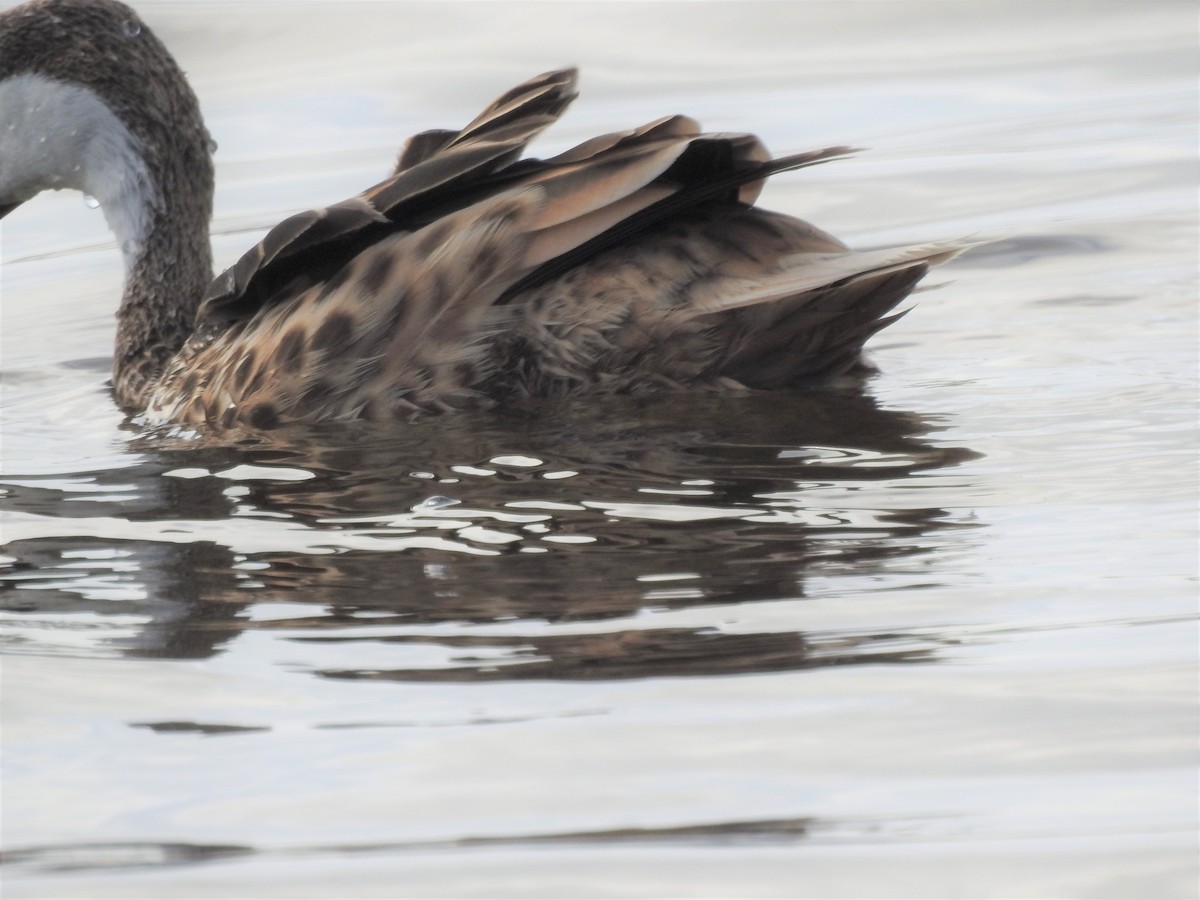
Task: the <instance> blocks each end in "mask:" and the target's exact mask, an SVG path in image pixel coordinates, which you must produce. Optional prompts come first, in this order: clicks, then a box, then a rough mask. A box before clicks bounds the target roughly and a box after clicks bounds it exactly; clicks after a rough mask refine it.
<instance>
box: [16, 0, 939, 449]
mask: <svg viewBox="0 0 1200 900" xmlns="http://www.w3.org/2000/svg"><path fill="white" fill-rule="evenodd" d="M576 85H577V73H576V71H575V70H574V69H570V68H568V69H562V70H558V71H552V72H547V73H545V74H541V75H538V76H536V77H534V78H531V79H529V80H527V81H525V82H524V83H522V84H519V85H517V86H516V87H514V88H512V89H511V90H508V91H505V92H504V93H503V94H501V95H500V96H499V97H498V98H497V99H496V100H495V101H494V102H493V103H492V104H491V105H489V106H488V107H487V108H486V109H484V110H483V112H481V113H480V114H479V115H478V116H476V117H475V118H474V119H472V120H471V121H470V122H468V124H467V125H466V126H464V127H462V128H459V129H433V130H429V131H424V132H421V133H419V134H417V135H415V136H413V137H411V138H410V139H409V140H408V141H407V142H406V143H405V144H404V145H403V148H402V150H401V151H400V153H399V156H398V159H397V161H396V163H395V165H394V168H393V169H392V170H391V171H390V172H389V173H388V174H387V176H386V177H385V178H384V179H383V180H382V181H380V182H379V183H377V184H375V185H373V186H371V187H369V188H367V189H366V190H364V191H363V192H362V193H360V194H358V195H357V196H354V197H351V198H349V199H346V200H342V201H340V202H336V203H333V204H332V205H329V206H324V207H319V208H314V209H310V210H308V211H305V212H301V213H298V214H296V215H292V216H290V217H288V218H286V219H285V220H284V221H282V222H280V223H279V224H278V225H276V226H275V227H273V228H271V229H270V230H269V231H267V232H266V234H265V236H264V237H263V238H262V240H261V241H259V242H258V243H257V244H256V245H255V246H254V247H252V248H251V249H250V250H249V251H248V252H246V253H245V254H244V255H243V256H242V257H241V258H240V259H239V260H238V261H237V262H236V263H235V264H234V265H233V266H231V267H230V268H229V269H227V270H226V271H224V272H223V273H222V274H220V275H218V276H216V277H215V278H214V277H213V273H212V250H211V247H210V238H209V224H210V219H211V216H212V198H213V190H214V167H213V153H214V152H215V143H214V142H213V140H212V138H211V136H210V135H209V132H208V130H207V128H206V126H205V124H204V121H203V119H202V117H201V113H200V105H199V102H198V100H197V98H196V95H195V93H194V92H193V90H192V88H191V87H190V85H189V84H188V81H187V79H186V77H185V76H184V74H183V72H182V71H181V69H180V67H179V65H178V63H177V62H176V61H175V59H174V58H173V57H172V56H171V54H170V52H169V51H168V49H167V48H166V47H165V46H164V44H163V43H162V41H160V40H159V38H158V37H157V36H156V35H155V34H154V32H153V31H152V30H151V28H150V27H149V26H148V25H147V24H146V23H145V22H144V21H143V20H142V19H141V18H140V17H139V16H138V14H137V13H136V12H135V11H134V10H133V9H131V8H130V7H128V6H126V5H125V4H123V3H121V2H118V0H30V2H26V3H23V4H20V5H17V6H14V7H11V8H9V9H8V10H6V11H4V12H2V13H0V216H2V215H4V214H7V213H8V212H10V211H11V210H12V209H13V208H15V207H16V206H17V205H19V204H20V203H22V202H24V201H26V200H28V199H30V198H31V197H33V196H35V195H36V194H38V193H39V192H41V191H44V190H59V189H72V190H79V191H82V192H84V193H85V194H87V195H90V196H91V197H93V198H95V200H96V201H98V202H99V205H100V207H101V209H102V211H103V213H104V216H105V220H106V222H107V224H108V226H109V228H110V229H111V231H112V232H113V234H114V237H115V239H116V243H117V246H118V247H119V249H120V252H121V254H122V257H123V262H124V283H123V290H122V296H121V301H120V305H119V307H118V311H117V329H116V337H115V346H114V353H113V364H112V382H111V387H112V395H113V399H114V401H115V403H116V404H117V405H118V406H119V407H120V408H121V409H122V410H124V411H125V412H126V413H128V414H129V415H130V416H132V417H135V418H136V419H137V420H138V421H139V422H142V423H144V424H147V425H177V426H187V427H191V428H195V429H210V430H220V429H229V428H249V429H255V430H269V429H274V428H278V427H281V426H283V425H287V424H292V423H299V424H305V423H323V422H337V421H345V420H359V419H361V420H368V421H384V422H386V421H411V420H412V419H414V418H417V417H420V416H422V415H426V414H436V413H448V412H467V411H471V410H482V409H486V408H489V407H494V406H496V405H498V404H500V405H503V404H518V403H525V402H528V401H534V400H538V399H540V398H555V397H570V396H574V395H580V396H584V395H587V394H589V393H593V394H595V393H605V394H612V393H631V394H641V393H652V392H664V393H669V392H678V391H720V392H739V391H763V390H780V389H803V388H807V387H811V386H814V385H822V384H829V383H831V382H836V381H837V380H838V379H840V378H841V377H842V376H845V375H847V374H849V373H854V372H859V371H862V367H863V365H864V361H863V356H862V354H863V347H864V344H865V342H866V341H867V340H868V338H870V337H871V336H872V335H873V334H875V333H876V332H877V331H878V330H879V329H881V328H883V327H885V326H886V325H888V324H889V323H890V322H893V321H895V319H896V318H898V317H899V315H902V314H903V313H900V314H897V313H895V312H894V310H895V308H896V307H897V305H898V304H899V303H900V302H901V301H902V300H904V298H905V297H907V296H908V295H909V294H910V293H911V291H912V290H913V289H914V287H915V286H916V285H917V283H918V282H919V281H920V280H921V279H922V278H923V277H924V276H925V275H926V273H927V272H928V271H929V269H930V268H931V267H932V266H935V265H938V264H940V263H942V262H945V261H946V260H948V259H950V258H951V257H953V256H955V255H956V254H957V253H959V252H961V250H962V249H963V245H962V244H961V243H955V242H933V243H927V244H921V245H911V246H902V247H892V248H884V249H872V250H859V251H856V250H852V249H850V248H849V247H848V246H847V245H846V244H844V243H843V242H842V241H840V240H838V239H837V238H835V237H833V236H832V235H830V234H828V233H826V232H825V231H822V230H821V229H819V228H817V227H816V226H814V225H811V224H809V223H807V222H805V221H802V220H800V219H798V218H794V217H792V216H789V215H785V214H782V213H778V212H772V211H769V210H766V209H763V208H761V207H759V206H757V205H756V201H757V199H758V196H759V193H760V191H761V190H762V187H763V184H764V182H765V181H766V179H767V178H769V177H771V176H773V175H777V174H779V173H782V172H788V171H792V170H798V169H803V168H807V167H810V166H814V165H817V164H819V163H824V162H827V161H831V160H836V159H840V158H843V157H846V156H848V155H850V154H852V153H853V152H855V151H854V150H853V149H852V148H850V147H829V148H825V149H820V150H815V151H809V152H801V153H797V154H793V155H788V156H782V157H773V156H771V154H770V153H768V152H767V150H766V148H765V146H764V145H763V143H762V141H761V140H760V139H759V138H758V137H756V136H754V135H751V134H738V133H723V132H704V131H702V130H701V127H700V125H699V124H698V123H697V122H696V121H695V120H694V119H692V118H689V117H687V116H684V115H668V116H665V117H663V118H659V119H656V120H655V121H652V122H649V123H648V124H645V125H641V126H640V127H635V128H631V129H629V130H626V131H621V132H616V133H611V134H603V135H600V136H598V137H594V138H591V139H590V140H586V141H584V142H583V143H581V144H579V145H578V146H575V147H573V148H571V149H569V150H567V151H565V152H563V153H560V154H558V155H556V156H551V157H548V158H545V159H539V158H535V157H531V156H527V155H526V153H525V151H526V146H527V145H528V144H529V142H530V141H531V140H532V139H533V138H534V137H536V136H537V135H538V134H539V133H540V132H542V131H543V130H544V129H545V128H547V127H548V126H550V125H552V124H553V123H554V122H555V121H556V120H558V119H559V118H560V116H561V115H562V114H563V112H564V110H565V109H566V108H567V107H568V105H569V104H570V103H571V102H572V100H574V99H575V97H576V93H577V89H576Z"/></svg>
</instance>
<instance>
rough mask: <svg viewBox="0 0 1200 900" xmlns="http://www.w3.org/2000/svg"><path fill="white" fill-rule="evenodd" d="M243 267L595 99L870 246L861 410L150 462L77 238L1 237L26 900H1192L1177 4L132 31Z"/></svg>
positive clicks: (1187, 48)
mask: <svg viewBox="0 0 1200 900" xmlns="http://www.w3.org/2000/svg"><path fill="white" fill-rule="evenodd" d="M142 12H143V14H144V17H145V18H146V19H147V21H148V23H149V24H150V26H151V27H152V28H154V29H155V30H156V31H157V32H158V33H159V35H160V36H161V37H162V38H163V39H164V40H165V41H166V43H167V44H168V46H170V47H172V48H173V50H174V51H175V52H176V54H177V55H178V57H179V59H180V60H181V62H182V64H183V66H184V68H185V70H187V71H188V72H189V74H190V77H191V79H192V83H193V85H194V86H195V88H196V89H197V92H198V93H199V95H200V97H201V100H202V103H203V105H204V109H205V113H206V116H207V118H208V122H209V126H210V130H211V131H212V133H213V135H214V137H215V138H216V139H217V140H219V141H220V146H221V149H220V152H219V153H218V155H217V161H218V183H219V188H218V194H217V200H216V210H217V213H216V219H215V222H214V233H215V235H214V246H215V248H216V252H217V257H218V264H220V265H222V266H223V265H227V264H229V263H231V262H232V261H233V260H234V259H235V258H236V257H237V256H238V255H239V254H240V252H241V251H242V250H243V249H244V248H245V247H246V246H247V245H248V244H249V243H250V242H252V241H253V240H255V239H256V238H257V237H258V236H259V235H260V234H261V233H262V230H263V229H264V228H265V227H266V226H268V225H270V224H271V223H273V222H275V221H277V220H278V219H279V218H281V217H282V216H283V215H285V214H287V213H289V212H291V211H294V210H296V209H299V208H303V207H305V206H308V205H316V204H320V203H326V202H329V201H332V200H336V199H340V198H341V197H344V196H348V195H350V194H352V193H354V192H356V191H357V190H359V189H360V188H361V187H363V186H364V185H367V184H370V183H373V182H374V181H375V180H376V179H377V178H378V176H379V175H380V174H381V173H382V172H384V171H385V170H386V169H387V167H388V166H389V164H390V161H391V158H392V154H393V152H394V148H395V146H396V145H397V144H398V143H399V140H400V138H401V137H403V136H405V135H407V134H409V133H412V132H414V131H417V130H419V129H422V128H426V127H433V126H445V125H451V124H454V123H456V122H463V121H465V120H466V119H468V118H469V117H471V116H473V115H474V113H475V112H476V111H477V109H478V108H479V107H481V106H482V105H483V104H484V103H486V102H487V101H488V100H490V99H491V98H492V97H493V96H494V95H495V94H496V93H498V92H499V91H500V90H501V89H503V88H505V87H507V86H508V85H509V84H512V83H516V82H517V81H519V80H520V79H522V78H524V77H526V76H528V75H530V74H533V73H534V72H537V71H541V70H545V69H549V68H553V67H556V66H559V65H563V64H566V63H578V64H580V65H581V67H582V69H583V95H582V97H581V98H580V100H579V101H577V103H576V106H575V109H574V110H573V111H572V112H571V114H570V116H569V117H568V119H567V121H565V122H563V123H562V124H561V125H560V126H559V127H558V128H557V129H555V130H554V131H553V132H552V133H551V134H550V135H548V136H547V137H546V139H545V140H544V141H543V142H542V143H541V144H540V145H539V146H540V149H541V150H542V151H543V152H546V153H549V152H553V151H555V150H557V149H561V148H563V147H564V146H566V145H568V144H570V143H571V142H573V141H576V140H579V139H581V138H583V137H585V136H587V135H590V134H593V133H596V132H599V131H604V130H612V129H617V128H623V127H627V126H629V125H632V124H635V123H638V122H640V121H643V120H646V119H649V118H653V117H655V116H657V115H660V114H662V113H665V112H668V111H677V110H678V111H685V112H688V113H691V114H693V115H696V116H697V117H699V118H700V119H701V120H702V121H704V122H705V123H706V124H707V125H709V126H710V127H716V128H721V129H727V130H738V129H747V130H756V131H758V132H759V133H761V134H762V135H763V136H764V138H765V139H766V141H767V142H768V144H769V146H771V147H772V148H773V149H775V150H776V151H777V152H785V151H793V150H801V149H807V148H812V147H819V146H824V145H829V144H842V143H850V144H854V145H857V146H865V147H870V148H873V149H872V150H871V151H870V152H868V153H864V154H863V155H861V156H859V157H857V158H855V159H852V160H848V161H843V162H838V163H835V164H830V165H828V166H823V167H820V168H819V169H814V170H808V171H806V172H803V173H798V174H796V175H791V176H784V177H781V178H779V179H776V182H775V183H774V184H773V185H771V186H770V187H769V189H768V192H767V195H766V198H765V203H766V205H768V206H771V207H774V208H778V209H782V210H784V211H787V212H791V213H794V214H797V215H801V216H804V217H806V218H810V219H812V220H813V221H815V222H816V223H818V224H820V225H821V226H823V227H825V228H828V229H830V230H832V231H833V232H834V233H836V234H838V235H839V236H842V237H843V238H846V239H848V240H849V241H850V242H851V243H852V244H854V245H856V246H863V247H866V246H872V245H877V244H882V243H886V242H901V241H920V240H928V239H937V238H946V237H958V236H963V235H977V236H981V237H986V238H989V239H992V240H994V243H993V244H991V245H990V246H988V247H986V248H982V249H980V250H977V251H975V252H973V253H972V254H970V255H968V256H966V257H963V258H961V259H959V260H957V261H955V262H954V263H952V264H950V265H948V266H946V267H945V268H944V269H941V270H939V271H938V272H937V273H936V274H935V276H934V277H932V278H931V279H930V282H931V283H939V284H941V287H939V288H938V289H937V290H934V291H928V292H925V293H922V294H920V295H918V296H917V297H916V298H915V301H916V302H915V304H914V305H915V310H914V312H913V313H912V314H911V315H909V316H908V317H907V318H905V319H904V320H903V321H902V322H900V323H898V324H897V325H895V326H893V327H891V328H889V329H888V330H887V331H886V332H884V333H883V334H881V335H880V336H879V337H878V338H876V340H875V341H874V342H873V345H872V346H873V350H874V358H875V360H876V362H877V363H878V364H880V366H881V367H882V372H881V373H880V374H879V375H878V376H876V377H874V378H873V379H871V380H870V381H869V383H868V384H867V385H866V387H865V388H864V389H863V390H859V391H856V390H845V391H833V392H828V393H819V394H800V395H781V396H770V397H758V396H750V397H740V398H711V397H698V398H688V399H686V400H682V399H679V398H666V399H658V400H655V399H644V398H643V399H638V400H622V399H611V400H605V401H603V402H600V403H597V402H594V401H588V402H582V403H573V404H572V403H568V404H559V405H555V406H550V407H543V408H541V409H537V410H534V411H512V410H510V411H502V412H500V413H496V414H494V415H490V416H472V417H460V418H448V419H442V420H436V421H430V422H425V423H421V424H418V425H414V426H411V427H407V428H404V429H398V430H395V431H392V432H381V431H379V430H378V429H375V430H370V429H345V428H339V429H329V430H323V431H322V430H317V431H313V430H305V431H301V430H294V431H293V430H284V431H281V432H277V433H273V434H272V435H271V436H270V439H269V440H264V441H263V442H261V443H257V444H246V445H242V446H232V447H228V446H227V447H220V446H203V445H200V444H197V443H195V442H189V441H186V440H177V441H164V440H161V439H154V438H151V437H148V436H146V435H141V434H139V433H138V432H137V430H136V429H135V428H131V427H130V426H129V425H127V424H126V423H125V422H124V421H123V419H122V417H121V415H120V414H119V413H117V412H116V411H115V410H114V409H113V408H112V405H111V401H110V400H109V397H108V393H107V388H106V385H105V381H106V378H107V370H108V360H109V355H110V353H111V341H112V331H113V323H112V311H113V308H114V305H115V298H116V296H117V295H118V293H119V289H120V279H121V271H120V261H119V255H118V253H117V252H116V249H115V246H114V243H113V240H112V238H111V237H110V236H109V235H108V233H107V231H106V229H105V228H104V225H103V221H102V217H101V216H100V214H99V213H98V212H93V211H90V210H88V209H87V208H86V207H85V206H84V205H83V204H82V203H80V200H79V196H78V195H70V194H65V195H61V196H60V195H52V196H43V197H42V198H39V200H38V201H37V202H35V203H32V204H28V205H27V206H26V207H23V208H22V209H21V210H19V211H18V212H17V213H14V214H13V215H11V216H10V217H9V218H7V219H5V220H4V223H3V232H2V234H3V251H2V258H3V265H4V267H3V344H2V349H3V371H2V375H3V406H4V414H5V421H4V432H3V441H4V446H3V466H2V471H3V477H2V478H0V481H2V482H3V490H4V492H5V493H4V495H3V500H2V502H3V504H4V520H3V540H4V549H3V551H2V552H3V554H4V562H5V566H6V568H5V570H4V571H3V575H2V577H3V578H4V587H5V588H7V590H6V591H5V592H4V594H3V602H4V623H5V624H4V633H3V639H4V647H5V651H6V653H5V657H4V663H3V676H4V692H3V696H2V698H0V701H2V704H3V705H2V712H3V726H4V740H5V747H4V755H3V775H4V799H3V809H2V812H3V821H2V826H3V844H4V847H5V849H6V859H5V862H6V866H5V869H4V872H3V875H4V882H5V890H6V893H7V895H8V896H11V897H14V898H15V897H61V896H71V897H84V896H89V897H122V898H127V897H156V898H157V897H253V896H264V897H266V896H271V897H280V896H287V897H337V896H346V895H354V896H359V897H371V896H380V897H392V896H487V897H498V896H614V897H615V896H626V897H641V896H682V895H686V896H786V897H793V896H821V897H831V896H847V897H861V896H887V897H891V896H896V897H900V896H912V897H925V896H944V897H951V896H953V897H967V896H971V897H982V896H1003V897H1016V896H1029V897H1047V896H1092V897H1149V896H1154V897H1190V896H1196V891H1197V849H1196V848H1197V843H1196V826H1197V818H1198V810H1197V787H1198V785H1197V750H1196V737H1197V734H1198V731H1200V717H1198V714H1197V708H1198V707H1197V689H1196V683H1197V682H1196V679H1195V663H1196V656H1197V652H1196V651H1197V627H1196V574H1197V572H1196V569H1197V558H1196V543H1195V524H1196V519H1195V500H1196V495H1197V485H1196V465H1195V452H1196V438H1197V434H1196V431H1197V427H1196V421H1197V420H1196V385H1195V381H1196V373H1197V368H1196V366H1197V360H1196V356H1197V331H1196V300H1197V292H1196V278H1197V252H1196V243H1195V240H1196V231H1197V229H1196V224H1197V200H1196V187H1197V168H1196V149H1197V146H1196V134H1197V132H1196V103H1197V87H1196V74H1197V71H1198V70H1200V56H1198V53H1197V49H1196V48H1197V41H1196V38H1197V27H1196V22H1195V15H1194V12H1195V10H1194V6H1192V5H1191V4H1175V3H1149V2H1141V3H1133V4H1128V5H1124V4H1115V3H1106V4H1086V3H1084V4H1060V3H1041V4H1038V13H1037V21H1036V27H1035V25H1034V23H1033V22H1031V20H1030V16H1029V12H1028V8H1027V7H1026V6H1025V5H1023V4H1016V5H1014V4H947V3H910V2H904V3H900V2H896V3H879V4H874V3H861V4H825V3H808V4H765V5H758V4H753V3H748V2H739V3H737V4H704V5H699V6H685V5H681V4H664V5H653V4H636V5H592V4H585V3H580V4H555V5H551V4H533V5H519V4H509V3H506V4H489V5H474V4H467V3H460V4H446V5H441V4H438V5H428V4H419V3H415V4H403V5H401V4H366V5H361V6H357V5H352V4H345V3H339V4H337V5H336V7H335V6H334V5H333V4H329V5H324V4H303V5H291V4H287V3H272V4H263V5H241V4H239V5H238V6H237V7H236V9H235V8H234V7H231V6H226V5H217V4H205V3H192V4H147V5H146V6H145V7H144V8H143V10H142Z"/></svg>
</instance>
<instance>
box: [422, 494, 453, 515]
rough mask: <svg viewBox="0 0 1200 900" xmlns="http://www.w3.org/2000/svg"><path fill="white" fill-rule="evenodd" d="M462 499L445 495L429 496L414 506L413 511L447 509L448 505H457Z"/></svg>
mask: <svg viewBox="0 0 1200 900" xmlns="http://www.w3.org/2000/svg"><path fill="white" fill-rule="evenodd" d="M461 502H462V501H461V500H455V499H454V498H452V497H443V496H441V495H437V496H433V497H427V498H425V499H424V500H422V501H421V502H420V503H418V504H417V505H416V506H414V507H413V512H424V511H425V510H430V509H445V508H446V507H447V506H457V505H458V504H459V503H461Z"/></svg>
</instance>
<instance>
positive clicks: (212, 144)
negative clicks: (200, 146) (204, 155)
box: [205, 138, 217, 153]
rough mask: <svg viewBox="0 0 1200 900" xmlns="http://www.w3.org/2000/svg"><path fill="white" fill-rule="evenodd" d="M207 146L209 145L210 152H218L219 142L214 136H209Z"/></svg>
mask: <svg viewBox="0 0 1200 900" xmlns="http://www.w3.org/2000/svg"><path fill="white" fill-rule="evenodd" d="M205 146H206V147H208V152H209V153H216V152H217V142H216V141H215V140H213V139H212V138H209V139H208V140H207V141H206V142H205Z"/></svg>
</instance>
